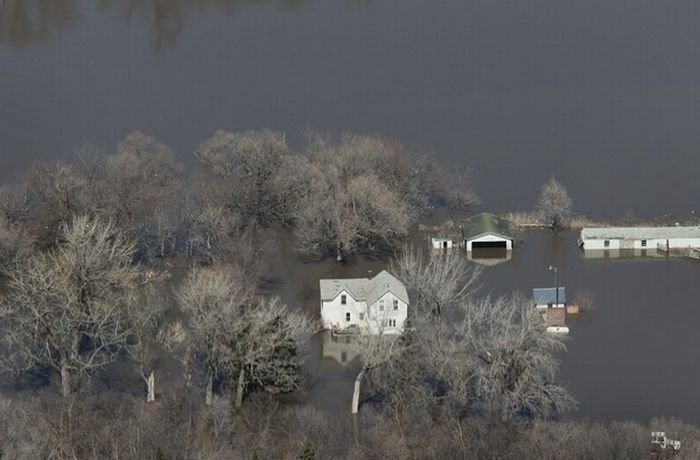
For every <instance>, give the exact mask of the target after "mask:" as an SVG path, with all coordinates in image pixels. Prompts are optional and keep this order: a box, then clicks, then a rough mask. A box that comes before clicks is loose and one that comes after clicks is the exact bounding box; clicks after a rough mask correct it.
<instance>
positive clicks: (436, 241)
mask: <svg viewBox="0 0 700 460" xmlns="http://www.w3.org/2000/svg"><path fill="white" fill-rule="evenodd" d="M430 242H431V244H432V245H433V249H444V247H445V246H444V243H447V249H452V239H451V238H431V239H430Z"/></svg>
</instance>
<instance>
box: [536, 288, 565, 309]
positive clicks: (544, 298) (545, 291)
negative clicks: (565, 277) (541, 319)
mask: <svg viewBox="0 0 700 460" xmlns="http://www.w3.org/2000/svg"><path fill="white" fill-rule="evenodd" d="M532 298H533V299H535V303H536V304H537V305H544V304H550V303H557V289H556V288H535V289H533V290H532ZM559 303H566V288H565V287H560V288H559Z"/></svg>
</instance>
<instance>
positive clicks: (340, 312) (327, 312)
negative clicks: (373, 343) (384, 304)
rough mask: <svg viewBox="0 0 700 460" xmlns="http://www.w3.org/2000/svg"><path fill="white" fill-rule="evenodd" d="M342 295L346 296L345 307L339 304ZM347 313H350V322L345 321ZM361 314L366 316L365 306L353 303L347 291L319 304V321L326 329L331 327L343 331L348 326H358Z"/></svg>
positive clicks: (363, 303) (353, 300) (361, 303)
mask: <svg viewBox="0 0 700 460" xmlns="http://www.w3.org/2000/svg"><path fill="white" fill-rule="evenodd" d="M343 295H347V305H342V304H341V298H342V296H343ZM347 313H350V321H347V319H346V318H347V316H346V315H347ZM361 313H362V314H363V315H365V316H366V314H367V305H366V304H365V302H357V301H355V299H354V298H353V297H352V296H351V295H350V294H349V293H348V292H347V291H342V292H341V293H340V294H338V296H337V297H336V298H335V299H333V300H324V301H323V302H322V304H321V320H322V321H323V327H324V328H326V329H331V328H332V327H338V328H340V329H345V328H346V327H348V326H353V325H355V326H359V325H360V314H361Z"/></svg>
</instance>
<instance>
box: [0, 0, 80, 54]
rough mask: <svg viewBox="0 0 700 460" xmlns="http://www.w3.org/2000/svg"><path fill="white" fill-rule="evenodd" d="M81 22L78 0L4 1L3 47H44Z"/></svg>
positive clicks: (0, 16)
mask: <svg viewBox="0 0 700 460" xmlns="http://www.w3.org/2000/svg"><path fill="white" fill-rule="evenodd" d="M78 19H79V8H78V0H0V44H4V43H7V44H9V45H12V46H27V45H32V44H35V43H42V42H44V41H46V40H48V39H49V38H50V37H52V36H54V35H56V34H58V33H60V32H61V31H63V30H65V29H67V28H68V27H71V26H73V25H74V24H76V23H77V22H78Z"/></svg>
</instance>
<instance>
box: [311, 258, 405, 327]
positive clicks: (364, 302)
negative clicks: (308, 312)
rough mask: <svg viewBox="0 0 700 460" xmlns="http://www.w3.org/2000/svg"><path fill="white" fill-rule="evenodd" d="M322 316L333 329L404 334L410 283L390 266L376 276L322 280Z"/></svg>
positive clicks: (320, 282)
mask: <svg viewBox="0 0 700 460" xmlns="http://www.w3.org/2000/svg"><path fill="white" fill-rule="evenodd" d="M319 285H320V288H321V320H322V321H323V327H324V328H326V329H331V330H333V331H343V330H347V329H350V330H352V329H356V330H357V332H359V333H363V334H400V333H402V332H403V327H404V322H405V321H406V318H407V316H408V293H407V292H406V287H405V286H404V285H403V283H401V282H400V281H399V280H398V279H396V278H395V277H394V276H392V275H391V274H390V273H389V272H387V271H386V270H382V272H381V273H379V274H378V275H377V276H375V277H374V278H352V279H327V280H320V281H319Z"/></svg>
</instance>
